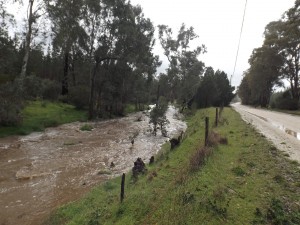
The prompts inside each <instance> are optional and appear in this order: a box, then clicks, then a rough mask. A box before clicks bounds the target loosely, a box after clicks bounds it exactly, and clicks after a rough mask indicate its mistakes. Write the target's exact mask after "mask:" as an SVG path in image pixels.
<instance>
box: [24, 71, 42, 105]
mask: <svg viewBox="0 0 300 225" xmlns="http://www.w3.org/2000/svg"><path fill="white" fill-rule="evenodd" d="M23 90H24V96H25V98H26V99H35V98H38V97H42V79H41V78H39V77H37V76H34V75H30V76H26V77H25V78H24V80H23Z"/></svg>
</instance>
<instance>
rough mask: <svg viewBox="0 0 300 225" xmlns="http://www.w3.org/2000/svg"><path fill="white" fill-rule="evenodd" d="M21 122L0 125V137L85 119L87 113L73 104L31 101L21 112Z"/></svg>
mask: <svg viewBox="0 0 300 225" xmlns="http://www.w3.org/2000/svg"><path fill="white" fill-rule="evenodd" d="M22 116H23V122H22V124H21V125H19V126H11V127H0V137H5V136H9V135H25V134H29V133H31V132H33V131H42V130H44V129H45V128H47V127H53V126H58V125H60V124H64V123H70V122H74V121H85V120H87V113H86V112H84V111H78V110H76V109H75V107H74V106H71V105H68V104H64V103H58V102H56V103H54V102H47V101H31V102H29V103H28V105H27V106H26V107H25V108H24V110H23V112H22Z"/></svg>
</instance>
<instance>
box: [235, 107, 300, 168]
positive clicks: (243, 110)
mask: <svg viewBox="0 0 300 225" xmlns="http://www.w3.org/2000/svg"><path fill="white" fill-rule="evenodd" d="M232 107H233V108H234V109H235V110H236V111H237V112H238V113H240V114H241V116H242V118H243V120H244V121H246V122H248V123H251V124H252V125H253V126H254V127H256V128H257V129H258V130H259V131H260V132H261V133H262V134H264V135H265V136H266V137H267V138H268V139H269V140H271V141H272V142H273V143H274V145H275V146H276V147H277V148H278V149H280V150H282V151H285V152H287V153H288V154H289V155H290V158H291V159H293V160H297V161H298V162H300V116H296V115H290V114H286V113H280V112H273V111H269V110H264V109H257V108H252V107H248V106H244V105H241V104H240V103H235V104H232Z"/></svg>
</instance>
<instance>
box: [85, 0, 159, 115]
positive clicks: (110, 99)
mask: <svg viewBox="0 0 300 225" xmlns="http://www.w3.org/2000/svg"><path fill="white" fill-rule="evenodd" d="M102 7H103V9H105V11H103V14H102V15H104V17H103V20H102V26H101V27H102V29H103V30H101V32H100V33H99V35H98V38H97V44H96V48H95V51H94V54H93V55H94V60H95V61H94V67H93V70H92V76H91V95H90V103H89V117H90V118H93V117H94V116H95V112H94V109H95V107H98V106H99V104H102V106H103V103H104V104H106V105H104V107H102V108H109V110H113V111H114V112H115V113H117V114H121V113H122V111H123V107H124V103H125V102H126V101H128V100H129V98H130V94H131V93H133V92H136V89H135V90H130V87H131V88H136V87H137V86H136V85H135V84H133V83H135V82H137V81H139V79H140V78H142V77H143V76H147V77H150V76H152V74H153V73H154V72H155V69H156V66H157V65H158V64H159V62H158V57H155V56H153V54H152V53H151V50H152V47H153V44H154V41H153V34H154V28H153V25H152V23H151V21H150V20H149V19H146V18H144V15H143V14H142V10H141V8H140V7H138V6H132V5H131V4H130V2H129V1H125V0H114V1H107V2H102ZM99 73H102V74H100V75H99V76H97V78H98V79H96V75H97V74H99ZM148 80H151V79H150V78H149V79H148ZM95 83H97V88H96V87H95ZM104 84H105V85H104ZM140 88H141V89H140V90H142V88H143V87H140ZM95 89H96V90H97V92H98V93H97V95H98V96H100V99H99V100H98V101H95ZM136 93H137V92H136ZM101 98H102V100H103V99H106V101H101ZM97 105H98V106H97Z"/></svg>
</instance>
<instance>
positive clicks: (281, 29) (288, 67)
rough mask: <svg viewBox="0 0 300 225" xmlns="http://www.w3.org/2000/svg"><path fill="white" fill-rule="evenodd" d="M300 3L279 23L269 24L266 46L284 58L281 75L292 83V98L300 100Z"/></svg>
mask: <svg viewBox="0 0 300 225" xmlns="http://www.w3.org/2000/svg"><path fill="white" fill-rule="evenodd" d="M299 15H300V1H299V0H297V1H296V2H295V5H294V7H292V8H291V9H289V10H288V11H287V12H285V14H284V15H283V18H282V19H281V20H279V21H274V22H271V23H269V24H268V25H267V26H266V29H265V33H264V34H265V42H264V44H265V45H266V46H269V47H270V48H272V49H274V50H275V51H276V52H277V54H279V55H281V56H282V58H283V64H282V67H281V74H282V77H283V78H287V79H288V80H289V82H290V86H291V93H292V97H293V98H294V99H296V100H299V98H300V87H299V86H300V80H299V79H300V16H299Z"/></svg>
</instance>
